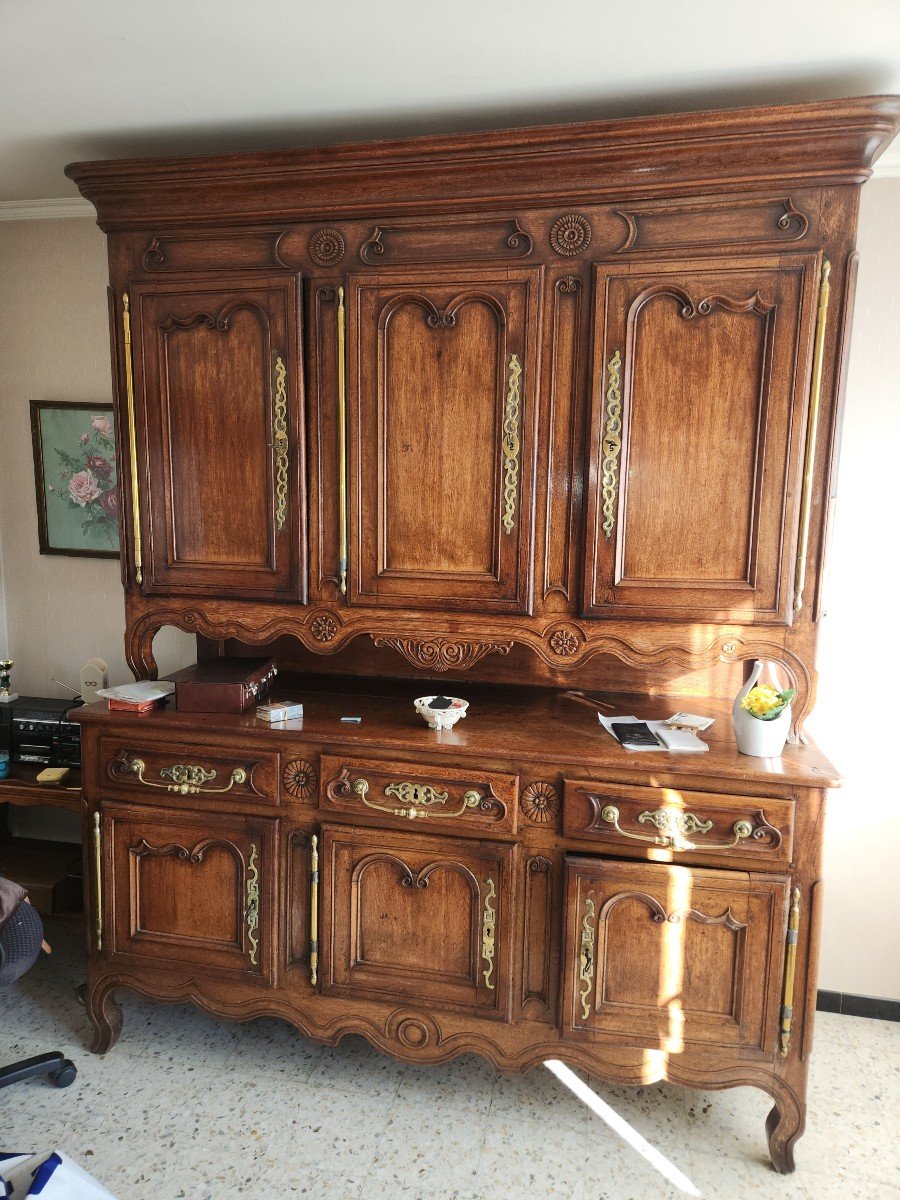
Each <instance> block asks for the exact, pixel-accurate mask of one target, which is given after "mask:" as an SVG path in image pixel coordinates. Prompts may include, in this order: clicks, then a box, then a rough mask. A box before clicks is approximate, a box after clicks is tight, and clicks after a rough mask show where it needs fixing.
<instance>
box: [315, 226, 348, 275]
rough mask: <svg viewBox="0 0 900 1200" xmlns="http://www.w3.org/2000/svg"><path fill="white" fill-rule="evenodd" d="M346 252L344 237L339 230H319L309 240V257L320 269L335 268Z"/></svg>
mask: <svg viewBox="0 0 900 1200" xmlns="http://www.w3.org/2000/svg"><path fill="white" fill-rule="evenodd" d="M345 251H346V246H345V245H344V239H343V236H342V235H341V234H340V232H339V231H338V230H337V229H332V228H330V227H329V228H326V229H317V230H316V232H315V233H314V234H313V235H312V236H311V237H310V239H309V257H310V258H311V259H312V260H313V262H314V263H316V264H317V265H318V266H320V267H333V266H334V265H335V263H339V262H340V261H341V259H342V258H343V257H344V253H345Z"/></svg>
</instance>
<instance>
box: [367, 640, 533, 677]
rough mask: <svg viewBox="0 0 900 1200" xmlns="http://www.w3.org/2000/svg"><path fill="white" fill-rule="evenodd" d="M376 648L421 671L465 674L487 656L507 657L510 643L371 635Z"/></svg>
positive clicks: (510, 646) (510, 647)
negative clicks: (386, 649)
mask: <svg viewBox="0 0 900 1200" xmlns="http://www.w3.org/2000/svg"><path fill="white" fill-rule="evenodd" d="M371 637H372V641H373V642H374V643H375V645H376V646H378V647H379V648H380V647H385V646H386V647H388V648H389V649H391V650H397V651H398V652H399V653H400V654H402V655H403V657H404V658H405V659H406V661H407V662H408V663H410V664H411V665H412V666H414V667H420V668H421V669H422V670H423V671H441V672H443V671H450V670H454V671H467V670H468V669H469V667H472V666H474V665H475V663H477V662H480V660H481V659H482V658H484V657H485V655H487V654H509V652H510V650H511V649H512V642H466V641H459V640H457V639H455V638H442V637H432V638H398V637H377V636H376V635H375V634H372V635H371Z"/></svg>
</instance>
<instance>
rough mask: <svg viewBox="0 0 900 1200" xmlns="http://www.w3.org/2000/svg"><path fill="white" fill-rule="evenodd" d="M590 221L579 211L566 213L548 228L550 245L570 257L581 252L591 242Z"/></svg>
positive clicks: (557, 251)
mask: <svg viewBox="0 0 900 1200" xmlns="http://www.w3.org/2000/svg"><path fill="white" fill-rule="evenodd" d="M592 233H593V230H592V229H591V223H590V221H589V220H588V219H587V217H582V216H581V215H580V213H566V215H565V216H564V217H559V218H558V220H556V221H554V222H553V226H552V228H551V229H550V245H551V246H552V247H553V249H554V250H555V251H556V253H557V254H562V255H564V256H565V257H566V258H571V257H572V256H573V255H575V254H581V252H582V251H583V250H587V248H588V246H589V245H590V244H591V235H592Z"/></svg>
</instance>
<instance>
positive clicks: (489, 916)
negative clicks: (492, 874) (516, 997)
mask: <svg viewBox="0 0 900 1200" xmlns="http://www.w3.org/2000/svg"><path fill="white" fill-rule="evenodd" d="M485 886H486V888H487V890H486V892H485V894H484V912H483V913H482V916H481V957H482V959H483V960H484V961H485V962H486V963H487V967H485V969H484V970H483V971H482V972H481V974H482V976H483V977H484V986H485V987H486V988H488V989H489V991H492V992H493V991H494V990H495V987H496V985H495V984H494V983H492V982H491V976H492V975H493V973H494V938H495V935H496V929H497V910H496V909H495V907H494V900H495V898H496V896H497V891H496V889H495V887H494V881H493V879H486V880H485Z"/></svg>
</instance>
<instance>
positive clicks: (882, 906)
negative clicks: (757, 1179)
mask: <svg viewBox="0 0 900 1200" xmlns="http://www.w3.org/2000/svg"><path fill="white" fill-rule="evenodd" d="M898 226H900V179H883V180H870V182H869V183H867V184H866V186H865V187H864V188H863V191H862V214H861V221H860V230H859V239H858V246H859V252H860V266H859V284H858V288H857V294H856V313H855V317H854V322H853V340H852V343H851V353H850V362H849V378H848V385H847V398H846V412H845V417H844V433H843V441H842V447H841V464H840V476H839V482H838V500H837V510H836V513H835V526H834V538H833V541H832V547H831V558H830V562H829V571H828V588H827V592H826V595H825V601H826V603H825V608H826V613H827V617H826V619H825V621H824V622H823V624H822V640H821V643H820V654H819V671H820V679H819V702H818V705H817V707H816V710H815V712H814V713H813V716H812V718H811V719H810V731H811V732H812V734H813V736H814V737H815V738H816V740H817V741H818V742H819V743H820V744H821V745H822V746H823V747H824V748H825V750H826V752H827V753H828V755H829V757H830V758H831V759H832V761H833V762H834V764H835V766H836V767H837V768H838V770H839V771H840V772H841V773H842V774H843V775H844V777H845V785H844V787H843V788H842V789H841V790H840V791H838V792H834V793H833V794H832V796H831V798H830V801H829V809H828V824H827V826H826V829H827V833H826V839H825V922H824V936H823V945H822V960H821V963H822V966H821V986H822V987H826V988H833V989H834V990H835V991H843V992H858V993H861V994H863V995H869V996H887V997H890V998H892V999H900V922H898V920H897V917H896V913H895V911H894V897H893V882H894V879H895V877H896V875H897V872H898V860H897V851H898V847H900V797H898V792H900V785H898V782H897V776H896V775H895V774H894V771H895V769H896V759H895V757H894V755H895V753H896V744H897V740H898V737H900V734H898V732H897V731H896V730H895V729H894V728H893V722H894V720H895V719H896V712H897V708H898V705H897V698H896V696H895V695H894V691H895V688H896V686H897V684H898V683H900V648H898V641H897V637H896V636H895V633H894V622H895V619H896V617H895V612H896V608H897V604H898V600H900V569H898V554H900V551H898V546H900V536H898V531H897V521H898V517H900V501H898V490H897V481H898V478H900V394H898V389H900V306H898V302H897V280H898V279H900V238H898V236H897V230H898ZM863 725H865V732H864V733H863V732H862V727H863Z"/></svg>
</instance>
